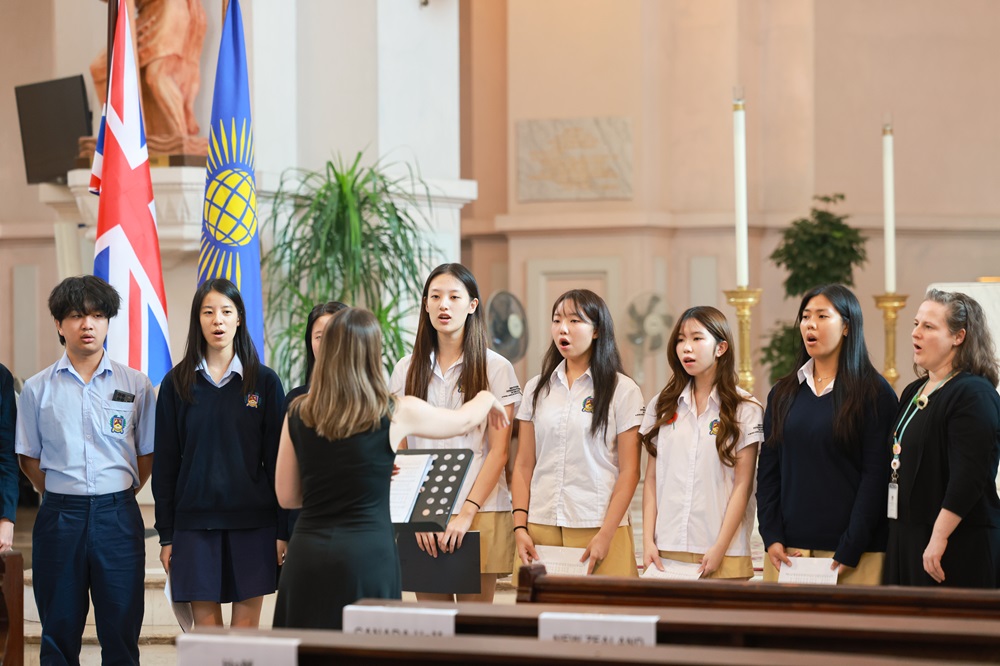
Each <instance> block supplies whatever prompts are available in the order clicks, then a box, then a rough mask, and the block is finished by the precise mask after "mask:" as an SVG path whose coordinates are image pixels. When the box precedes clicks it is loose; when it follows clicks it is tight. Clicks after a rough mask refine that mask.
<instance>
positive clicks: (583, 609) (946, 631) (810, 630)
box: [358, 599, 1000, 663]
mask: <svg viewBox="0 0 1000 666" xmlns="http://www.w3.org/2000/svg"><path fill="white" fill-rule="evenodd" d="M358 603H359V604H361V605H367V606H390V607H393V606H402V607H404V608H457V610H458V614H457V615H456V616H455V633H456V634H459V635H467V634H472V635H483V636H520V637H534V636H538V616H539V615H540V614H541V613H546V612H560V613H599V614H602V615H613V614H624V615H646V616H649V615H655V616H657V618H658V619H657V623H656V640H657V643H658V644H660V645H669V644H673V645H702V646H713V647H745V648H756V649H779V650H797V651H805V652H827V653H844V654H845V655H846V654H849V655H851V658H852V659H853V658H854V657H855V656H856V655H861V654H867V655H883V656H895V657H898V658H905V659H914V658H916V659H936V660H938V661H939V662H942V663H945V662H953V661H956V660H958V661H965V662H979V663H1000V620H972V619H967V618H937V617H913V616H896V615H884V616H880V617H879V618H878V620H877V621H875V622H873V621H872V617H871V616H870V615H861V614H854V613H823V612H808V613H806V612H801V611H786V610H775V609H767V610H764V611H760V610H752V611H751V610H738V609H726V608H710V607H706V608H685V607H673V608H655V607H649V606H645V607H639V606H613V607H605V606H601V607H598V606H582V605H576V606H573V605H568V604H518V605H505V604H487V603H471V602H470V603H460V604H458V605H457V606H456V605H455V604H448V603H446V602H418V603H416V604H414V603H407V602H402V601H386V600H384V599H364V600H362V601H359V602H358ZM845 658H846V657H845Z"/></svg>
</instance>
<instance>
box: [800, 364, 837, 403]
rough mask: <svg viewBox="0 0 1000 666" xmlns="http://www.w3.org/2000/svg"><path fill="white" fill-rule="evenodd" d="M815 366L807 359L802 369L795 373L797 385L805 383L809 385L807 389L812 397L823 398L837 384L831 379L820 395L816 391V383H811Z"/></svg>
mask: <svg viewBox="0 0 1000 666" xmlns="http://www.w3.org/2000/svg"><path fill="white" fill-rule="evenodd" d="M815 365H816V363H815V361H813V360H812V359H809V360H808V361H806V362H805V363H803V364H802V367H801V368H799V371H798V373H796V374H797V376H798V378H799V384H800V385H801V384H802V382H805V383H806V384H808V385H809V388H810V389H812V392H813V395H817V396H823V395H826V394H827V393H831V392H833V385H834V384H835V383H836V382H837V380H836V379H831V380H830V383H829V384H827V385H826V388H824V389H823V392H822V393H820V392H819V391H817V390H816V382H815V381H813V374H814V372H813V369H814V366H815Z"/></svg>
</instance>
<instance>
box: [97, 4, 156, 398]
mask: <svg viewBox="0 0 1000 666" xmlns="http://www.w3.org/2000/svg"><path fill="white" fill-rule="evenodd" d="M112 1H115V0H112ZM90 191H91V192H93V193H94V194H99V195H100V196H101V203H100V205H99V207H98V213H97V245H96V247H95V248H94V275H96V276H97V277H100V278H103V279H105V280H107V281H108V282H109V283H110V284H111V285H112V286H113V287H114V288H115V289H117V290H118V293H119V294H120V295H121V298H122V307H121V310H120V311H119V316H117V317H115V318H114V319H112V320H111V321H110V324H109V326H108V339H107V349H108V353H109V354H111V358H112V359H114V360H116V361H118V362H119V363H124V364H126V365H128V366H129V367H131V368H135V369H136V370H139V371H141V372H144V373H146V374H147V375H148V376H149V379H150V381H152V382H153V384H154V385H156V384H159V383H160V380H161V379H163V375H165V374H166V373H167V371H168V370H169V369H170V367H171V364H170V346H169V344H168V342H167V333H168V329H167V298H166V293H165V291H164V288H163V270H162V267H161V264H160V241H159V238H158V236H157V231H156V206H155V205H154V204H153V184H152V181H151V180H150V177H149V153H148V151H147V149H146V133H145V130H144V129H143V123H142V109H141V107H140V106H139V78H138V75H137V72H136V66H135V53H134V51H133V47H132V33H131V32H130V30H129V23H128V7H127V3H126V2H125V0H118V22H117V25H116V26H115V40H114V47H113V48H112V51H111V72H110V75H109V76H108V99H107V102H106V104H105V105H104V113H103V116H102V117H101V130H100V133H99V134H98V137H97V153H96V154H95V155H94V166H93V170H92V173H91V176H90Z"/></svg>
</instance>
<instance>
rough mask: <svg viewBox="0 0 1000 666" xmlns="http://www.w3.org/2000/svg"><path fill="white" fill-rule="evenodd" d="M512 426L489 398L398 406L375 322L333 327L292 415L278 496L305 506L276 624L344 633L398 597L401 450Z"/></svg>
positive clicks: (364, 318)
mask: <svg viewBox="0 0 1000 666" xmlns="http://www.w3.org/2000/svg"><path fill="white" fill-rule="evenodd" d="M487 417H489V420H490V425H491V426H493V427H495V428H505V427H507V426H508V425H509V420H508V418H507V411H506V409H505V408H504V406H503V405H501V404H500V402H499V401H498V400H497V399H496V398H495V397H494V396H493V394H492V393H490V392H489V391H480V392H479V394H477V395H476V397H475V398H473V399H472V400H470V401H468V402H466V403H465V404H464V405H462V407H460V408H459V409H456V410H450V409H443V408H439V407H432V406H430V405H429V404H427V403H426V402H424V401H423V400H421V399H419V398H416V397H414V396H404V397H402V398H396V397H394V396H393V395H392V394H391V393H390V392H389V387H388V385H387V383H386V380H385V376H384V372H383V370H382V333H381V329H380V327H379V323H378V320H377V319H376V317H375V315H373V314H372V313H371V312H368V311H367V310H362V309H360V308H347V309H345V310H342V311H340V312H338V313H336V314H335V315H333V317H331V318H330V321H329V322H328V323H327V325H326V328H325V329H324V331H323V335H322V341H321V342H320V347H319V355H318V356H317V358H316V368H315V372H314V373H313V376H312V379H311V381H310V384H309V391H308V392H307V393H306V394H305V395H302V396H300V397H298V398H296V399H295V400H294V401H293V402H292V404H291V406H290V407H289V409H288V416H287V417H286V418H285V423H284V426H283V429H282V432H281V444H280V445H279V449H278V461H277V472H276V477H275V491H276V492H277V496H278V501H279V502H280V503H281V505H282V506H283V507H285V508H287V509H297V508H301V509H302V513H301V514H300V516H299V519H298V522H297V523H296V525H295V532H294V534H293V535H292V540H291V542H290V543H289V547H288V559H287V560H286V562H285V566H284V571H283V572H282V574H281V581H280V584H279V586H278V599H277V601H276V602H275V609H274V626H275V627H298V628H316V629H340V628H341V626H342V619H343V617H342V613H343V608H344V606H346V605H347V604H350V603H353V602H355V601H357V600H358V599H360V598H362V597H369V598H378V599H399V598H400V595H401V589H400V585H401V581H400V572H399V555H398V554H397V551H396V541H395V536H394V534H393V529H392V522H391V519H390V511H389V484H390V479H391V476H392V466H393V460H394V458H395V453H396V446H397V445H398V444H399V443H400V442H402V441H403V440H405V439H406V437H407V436H409V435H418V436H420V437H427V438H430V439H445V438H448V437H454V436H456V435H461V434H465V433H467V432H469V431H470V430H473V429H474V428H476V427H478V426H479V424H480V423H482V422H483V421H484V420H486V419H487Z"/></svg>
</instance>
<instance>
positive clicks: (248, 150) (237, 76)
mask: <svg viewBox="0 0 1000 666" xmlns="http://www.w3.org/2000/svg"><path fill="white" fill-rule="evenodd" d="M253 169H254V159H253V124H252V122H251V118H250V85H249V82H248V80H247V60H246V48H245V46H244V44H243V17H242V14H241V13H240V3H239V0H230V2H229V8H228V9H227V10H226V17H225V20H224V22H223V25H222V43H221V44H220V46H219V63H218V67H217V68H216V71H215V93H214V96H213V98H212V124H211V131H210V132H209V137H208V168H207V173H206V176H205V207H204V211H203V214H202V222H201V254H200V255H199V257H198V284H199V285H200V284H202V283H203V282H204V281H205V280H210V279H213V278H219V277H223V278H226V279H227V280H229V281H231V282H233V283H234V284H235V285H236V286H237V287H238V288H239V290H240V294H241V295H242V296H243V303H244V305H245V306H246V318H247V321H245V322H242V324H243V325H244V326H246V327H247V330H248V332H249V333H250V337H251V338H252V339H253V342H254V345H255V346H256V347H257V354H258V355H260V357H261V359H262V360H263V358H264V304H263V296H262V292H261V284H260V240H259V238H258V234H257V188H256V185H255V184H254V172H253Z"/></svg>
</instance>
